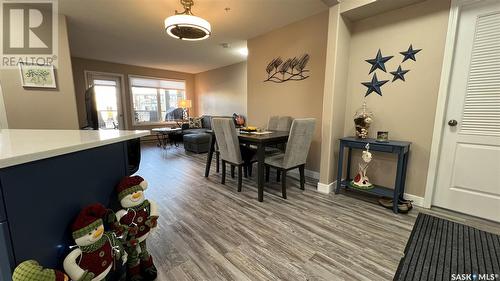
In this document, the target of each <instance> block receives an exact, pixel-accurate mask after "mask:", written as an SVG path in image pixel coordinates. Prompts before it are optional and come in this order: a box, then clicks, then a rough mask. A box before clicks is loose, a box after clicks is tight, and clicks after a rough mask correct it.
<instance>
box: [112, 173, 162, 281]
mask: <svg viewBox="0 0 500 281" xmlns="http://www.w3.org/2000/svg"><path fill="white" fill-rule="evenodd" d="M147 187H148V184H147V182H146V181H145V180H144V179H143V178H142V177H140V176H131V177H125V178H124V179H122V181H121V182H120V183H119V184H118V186H117V189H116V191H117V194H118V199H119V201H120V204H121V206H122V208H123V209H122V210H119V211H118V212H116V217H117V219H118V221H119V222H120V224H122V225H124V226H125V227H126V228H127V231H126V232H127V239H126V240H127V242H126V244H125V251H127V253H128V261H127V276H128V278H129V280H131V281H143V280H154V279H156V276H157V270H156V267H155V266H154V264H153V257H152V256H151V255H150V254H149V253H148V250H147V248H146V238H148V236H149V234H150V233H151V231H152V230H153V229H154V228H156V226H157V220H158V208H157V205H156V204H155V202H153V201H150V200H146V199H145V197H144V191H145V190H146V188H147Z"/></svg>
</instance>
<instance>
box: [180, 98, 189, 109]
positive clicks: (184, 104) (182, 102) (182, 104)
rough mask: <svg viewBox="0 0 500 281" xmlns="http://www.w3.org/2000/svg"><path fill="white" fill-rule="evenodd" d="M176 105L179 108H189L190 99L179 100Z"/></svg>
mask: <svg viewBox="0 0 500 281" xmlns="http://www.w3.org/2000/svg"><path fill="white" fill-rule="evenodd" d="M177 106H178V107H180V108H191V100H180V101H179V102H178V104H177Z"/></svg>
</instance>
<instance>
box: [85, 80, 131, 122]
mask: <svg viewBox="0 0 500 281" xmlns="http://www.w3.org/2000/svg"><path fill="white" fill-rule="evenodd" d="M91 74H95V75H102V76H112V77H116V78H118V79H119V80H120V93H119V98H120V103H121V111H122V113H123V129H124V130H127V129H128V128H129V122H128V116H129V115H128V114H129V111H128V110H127V108H128V107H127V105H126V102H127V100H126V99H125V75H123V74H121V73H113V72H102V71H93V70H84V71H83V76H85V91H87V90H88V88H89V87H90V82H89V75H91Z"/></svg>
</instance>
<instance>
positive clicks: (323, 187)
mask: <svg viewBox="0 0 500 281" xmlns="http://www.w3.org/2000/svg"><path fill="white" fill-rule="evenodd" d="M336 184H337V181H334V182H332V183H329V184H324V183H321V182H318V192H320V193H324V194H328V193H330V192H332V191H333V189H334V188H335V186H336ZM404 198H405V199H407V200H411V201H413V205H415V206H419V207H424V198H423V197H420V196H416V195H413V194H409V193H405V194H404Z"/></svg>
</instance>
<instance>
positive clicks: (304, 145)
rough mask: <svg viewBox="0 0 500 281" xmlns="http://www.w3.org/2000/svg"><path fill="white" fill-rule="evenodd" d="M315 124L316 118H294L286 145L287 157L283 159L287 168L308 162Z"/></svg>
mask: <svg viewBox="0 0 500 281" xmlns="http://www.w3.org/2000/svg"><path fill="white" fill-rule="evenodd" d="M315 125H316V119H314V118H302V119H295V120H293V122H292V127H291V129H290V135H289V137H288V142H287V145H286V151H285V157H284V159H283V165H284V166H285V168H291V167H295V166H299V165H302V164H305V163H306V160H307V154H308V153H309V147H310V146H311V142H312V138H313V134H314V127H315Z"/></svg>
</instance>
